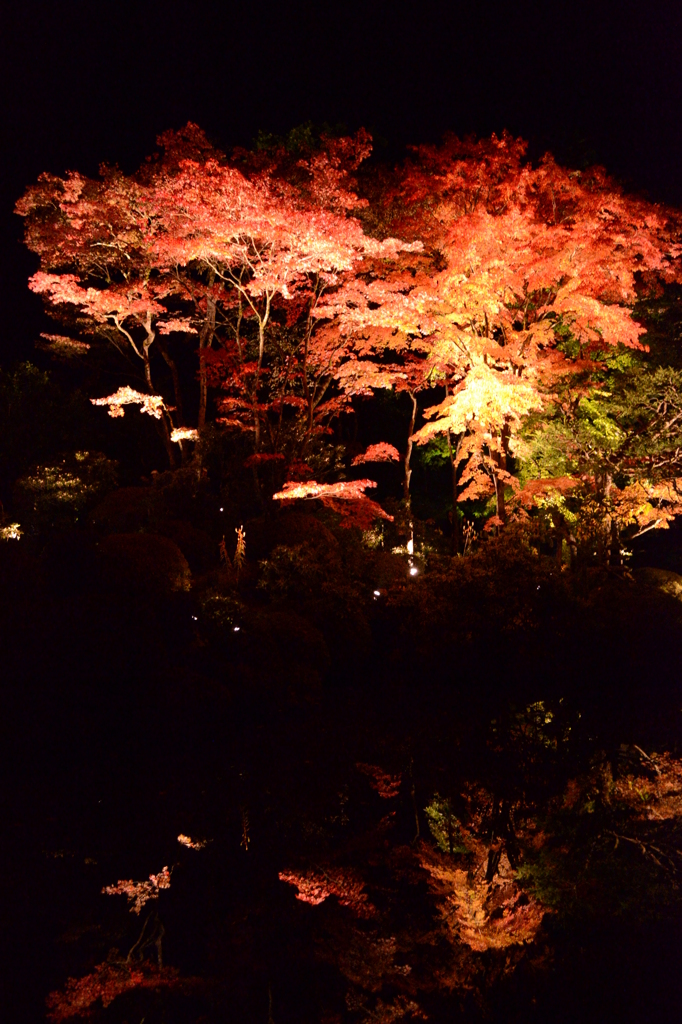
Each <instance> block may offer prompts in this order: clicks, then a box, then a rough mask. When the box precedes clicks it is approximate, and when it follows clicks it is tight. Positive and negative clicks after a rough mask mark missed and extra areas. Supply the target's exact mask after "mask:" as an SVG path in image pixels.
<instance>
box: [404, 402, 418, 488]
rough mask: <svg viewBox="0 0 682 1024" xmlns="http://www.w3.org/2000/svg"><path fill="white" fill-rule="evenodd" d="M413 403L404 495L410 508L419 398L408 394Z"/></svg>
mask: <svg viewBox="0 0 682 1024" xmlns="http://www.w3.org/2000/svg"><path fill="white" fill-rule="evenodd" d="M408 394H409V396H410V399H411V401H412V414H411V417H410V430H409V434H408V436H407V451H406V452H405V479H404V481H403V493H404V496H405V502H406V503H407V507H408V508H409V506H410V478H411V476H412V469H411V468H410V460H411V458H412V435H413V434H414V425H415V423H416V421H417V398H416V396H415V394H414V392H413V391H409V392H408Z"/></svg>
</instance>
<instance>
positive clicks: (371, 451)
mask: <svg viewBox="0 0 682 1024" xmlns="http://www.w3.org/2000/svg"><path fill="white" fill-rule="evenodd" d="M399 461H400V452H399V451H398V449H397V448H394V447H393V445H392V444H387V443H386V442H385V441H380V442H379V444H371V445H370V446H369V448H368V449H367V450H366V451H365V452H363V453H362V455H356V456H355V458H354V459H353V461H352V463H351V465H352V466H360V465H362V464H363V463H364V462H399Z"/></svg>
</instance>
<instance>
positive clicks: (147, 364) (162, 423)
mask: <svg viewBox="0 0 682 1024" xmlns="http://www.w3.org/2000/svg"><path fill="white" fill-rule="evenodd" d="M153 341H154V335H153V334H151V333H150V334H148V335H147V339H146V341H145V343H144V345H143V347H142V359H143V361H144V379H145V380H146V382H147V387H148V388H149V394H150V395H153V394H154V393H155V392H154V385H153V384H152V368H151V361H150V358H149V349H150V348H151V345H152V342H153ZM168 419H169V417H168V413H166V412H164V413H163V414H162V416H161V419H160V420H157V423H158V430H159V434H160V435H161V440H162V441H163V446H164V448H165V449H166V454H167V455H168V461H169V463H170V467H171V469H175V466H176V465H177V460H176V458H175V450H174V448H173V442H172V441H171V439H170V430H169V429H168ZM171 426H172V424H171Z"/></svg>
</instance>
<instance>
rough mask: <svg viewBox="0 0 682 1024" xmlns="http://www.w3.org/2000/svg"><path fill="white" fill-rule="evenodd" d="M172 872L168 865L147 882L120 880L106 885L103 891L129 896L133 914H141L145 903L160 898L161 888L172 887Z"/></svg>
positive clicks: (114, 894) (111, 894) (108, 893)
mask: <svg viewBox="0 0 682 1024" xmlns="http://www.w3.org/2000/svg"><path fill="white" fill-rule="evenodd" d="M170 884H171V873H170V871H169V870H168V868H167V867H164V868H162V869H161V871H159V873H158V875H150V876H149V880H148V881H146V882H133V881H132V880H131V879H127V880H122V881H118V882H117V883H116V885H105V886H104V888H103V889H102V892H103V893H105V894H106V895H107V896H127V897H128V903H129V904H130V912H131V914H139V913H140V911H141V910H142V908H143V906H144V905H145V903H148V902H149V900H155V899H158V896H159V891H160V890H161V889H170Z"/></svg>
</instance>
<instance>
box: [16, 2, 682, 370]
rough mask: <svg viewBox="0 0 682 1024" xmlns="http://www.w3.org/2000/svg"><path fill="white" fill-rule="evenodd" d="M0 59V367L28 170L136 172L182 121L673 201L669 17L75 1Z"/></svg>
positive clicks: (30, 15) (21, 21)
mask: <svg viewBox="0 0 682 1024" xmlns="http://www.w3.org/2000/svg"><path fill="white" fill-rule="evenodd" d="M1 35H2V41H1V42H0V47H1V51H0V53H1V57H0V61H1V68H0V75H1V76H2V113H1V117H2V151H3V173H2V192H1V199H0V203H1V216H2V240H3V256H2V260H3V272H2V288H3V298H2V308H3V311H4V312H3V320H4V329H3V335H4V339H3V346H4V352H5V353H6V354H9V352H16V353H19V352H24V351H25V350H26V348H25V347H26V345H27V344H30V343H31V341H32V332H35V328H36V324H37V320H36V318H37V316H38V313H37V310H38V308H39V306H38V302H37V300H30V299H29V298H28V295H27V293H26V292H25V291H24V290H23V282H24V280H25V278H26V275H27V273H28V272H30V269H31V266H32V264H31V262H30V259H29V257H28V256H27V255H26V254H25V253H24V252H23V251H22V249H21V247H18V246H17V245H16V244H15V240H16V239H17V237H18V236H19V233H20V224H19V222H18V220H17V219H16V218H14V217H13V216H12V214H11V209H12V206H13V204H14V202H15V201H16V199H17V197H18V196H19V195H21V193H22V191H23V190H24V188H25V187H26V186H27V185H28V184H29V183H31V182H33V181H34V180H35V178H36V177H37V175H38V174H39V173H40V172H41V171H43V170H49V171H51V172H53V173H61V172H63V171H64V170H66V169H77V170H80V171H82V172H84V173H88V174H93V173H95V172H96V169H97V166H98V164H99V163H100V162H101V161H108V162H113V163H119V164H120V165H121V166H122V167H123V168H124V169H125V170H127V171H130V170H132V169H134V168H135V167H136V166H138V165H139V163H140V162H141V161H142V160H143V159H144V157H145V155H146V154H148V153H150V152H152V151H153V148H154V139H155V136H156V135H157V134H158V133H159V132H160V131H163V130H165V129H167V128H177V127H180V126H181V125H183V124H184V123H186V122H187V121H188V120H192V121H194V122H196V123H198V124H199V125H201V126H202V127H203V128H204V130H205V131H207V132H208V133H209V135H210V136H211V137H212V138H214V139H215V140H216V141H217V142H218V143H219V144H220V145H222V146H223V147H224V148H229V147H230V146H231V145H233V144H248V143H250V141H251V140H252V139H253V138H254V137H255V135H256V134H257V132H258V131H259V130H260V129H263V130H265V131H271V132H276V133H282V132H286V131H287V130H288V129H289V128H291V127H293V126H295V125H297V124H301V123H303V122H304V121H308V120H312V121H313V122H315V123H322V122H327V123H330V124H336V123H338V122H343V123H345V124H346V125H347V126H348V128H349V129H351V130H355V129H356V128H358V127H360V126H365V127H367V128H368V129H369V130H370V131H372V132H373V133H374V134H375V136H377V139H378V141H379V146H380V147H381V148H382V150H383V152H388V154H389V155H390V154H394V153H395V154H398V153H400V151H401V147H404V146H405V145H409V144H412V143H418V142H423V141H438V140H439V139H440V137H441V136H442V134H443V133H444V132H445V131H454V132H455V133H457V134H466V133H470V132H473V133H475V134H478V135H485V134H489V133H490V132H492V131H496V132H500V131H501V130H502V129H504V128H507V129H508V130H509V131H511V132H513V133H515V134H519V135H522V136H524V137H525V138H527V139H529V140H530V142H531V147H532V149H531V152H532V153H533V154H534V155H541V154H542V152H544V151H545V150H546V149H548V148H549V149H551V150H552V151H553V152H554V153H555V154H556V155H557V157H558V158H559V159H560V160H564V161H565V162H566V163H568V164H574V165H585V163H587V162H594V161H598V162H602V163H604V164H605V165H606V166H607V167H608V169H609V170H610V171H611V172H612V173H614V174H616V175H618V176H620V177H622V178H624V179H625V180H627V181H629V182H630V183H631V184H632V185H634V186H635V187H636V188H638V189H643V190H646V191H647V192H648V193H649V195H650V196H651V197H652V198H655V199H662V200H665V201H668V202H673V203H678V202H680V201H682V184H681V183H680V173H679V168H680V163H681V161H682V123H681V121H680V117H679V111H680V107H681V105H682V61H680V57H679V39H680V12H679V5H678V4H676V3H675V2H674V0H657V2H652V3H649V4H641V3H635V2H634V0H626V2H623V3H620V4H617V5H615V4H606V3H598V2H597V3H594V2H584V0H580V2H567V0H566V2H557V3H552V4H549V3H540V4H538V3H532V2H527V0H523V2H519V3H513V4H511V3H509V4H504V3H492V4H485V5H483V4H465V3H459V2H452V3H445V2H433V0H425V2H422V3H419V4H417V5H407V4H404V5H401V4H395V3H389V2H376V0H368V2H367V3H357V2H355V0H353V2H350V3H344V4H325V3H319V4H314V3H300V2H293V3H282V4H275V3H262V2H260V0H256V2H251V3H248V4H247V3H234V2H231V0H228V2H226V3H223V4H216V3H205V4H202V5H199V6H197V5H194V4H182V3H177V2H171V3H151V2H142V3H140V4H135V5H128V4H116V5H98V6H97V8H96V9H95V8H94V7H93V5H92V4H90V3H87V2H85V0H70V2H68V3H64V4H57V3H48V2H44V3H40V2H36V0H27V2H23V3H16V4H10V5H7V8H6V10H5V13H4V15H3V24H2V33H1Z"/></svg>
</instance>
